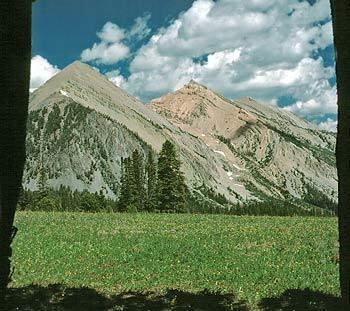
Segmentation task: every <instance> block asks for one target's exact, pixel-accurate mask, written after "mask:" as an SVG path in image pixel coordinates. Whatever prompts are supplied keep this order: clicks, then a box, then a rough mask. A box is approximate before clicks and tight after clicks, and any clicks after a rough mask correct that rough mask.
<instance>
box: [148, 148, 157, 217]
mask: <svg viewBox="0 0 350 311" xmlns="http://www.w3.org/2000/svg"><path fill="white" fill-rule="evenodd" d="M146 175H147V200H146V210H147V211H149V212H152V211H155V210H156V209H158V202H157V199H158V197H157V195H158V192H157V190H158V189H157V188H158V186H157V165H156V162H155V160H154V157H153V154H152V152H150V153H149V154H148V157H147V165H146Z"/></svg>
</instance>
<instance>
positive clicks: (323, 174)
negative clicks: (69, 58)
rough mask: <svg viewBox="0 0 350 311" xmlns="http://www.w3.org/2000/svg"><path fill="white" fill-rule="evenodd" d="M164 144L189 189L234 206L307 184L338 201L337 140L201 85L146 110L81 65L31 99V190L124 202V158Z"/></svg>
mask: <svg viewBox="0 0 350 311" xmlns="http://www.w3.org/2000/svg"><path fill="white" fill-rule="evenodd" d="M166 139H170V140H171V141H173V142H174V143H175V144H176V145H177V147H178V150H179V153H180V157H181V160H182V162H183V166H182V169H183V171H184V173H185V177H186V181H187V183H188V185H189V186H190V187H191V189H197V188H198V187H200V186H201V185H202V184H205V185H206V187H207V188H212V189H213V190H214V191H215V192H217V193H221V194H223V195H224V196H225V197H226V198H227V199H228V200H230V201H232V202H244V201H246V200H249V199H256V198H260V199H264V198H267V197H269V196H273V197H276V198H282V199H283V198H285V197H287V196H293V197H296V198H301V199H303V198H304V197H305V193H306V192H307V189H309V188H312V189H319V190H320V191H322V192H323V193H325V194H326V195H327V196H328V197H330V198H335V197H336V189H337V180H336V170H335V159H334V145H335V136H334V134H332V133H328V132H324V131H320V130H319V129H318V128H317V127H316V126H315V125H312V124H310V123H308V122H306V121H304V120H301V119H299V118H298V117H296V116H294V115H293V114H291V113H288V112H285V111H281V110H278V109H275V108H272V107H269V106H266V105H263V104H260V103H257V102H256V101H254V100H252V99H249V98H246V99H242V100H237V101H236V100H235V101H230V100H227V99H225V98H223V97H222V96H220V95H219V94H216V93H215V92H213V91H211V90H209V89H207V88H206V87H204V86H201V85H199V84H197V83H195V82H193V81H192V82H191V83H189V84H188V85H186V86H184V87H183V88H182V89H180V90H178V91H177V92H175V93H173V94H168V95H165V96H163V97H162V98H160V99H157V100H154V101H153V102H152V104H151V105H145V104H143V103H141V102H140V101H138V100H137V99H136V98H134V97H132V96H130V95H129V94H127V93H126V92H125V91H123V90H122V89H120V88H118V87H117V86H115V85H114V84H113V83H111V82H110V81H109V80H108V79H107V78H106V77H104V76H103V75H101V74H99V73H98V72H97V71H95V70H94V69H93V68H91V67H89V66H88V65H86V64H83V63H80V62H75V63H73V64H71V65H70V66H68V67H66V68H65V69H64V70H63V71H61V72H60V73H59V74H57V75H56V76H54V77H53V78H51V79H50V80H49V81H47V82H46V83H45V84H44V85H43V86H41V87H40V88H39V89H37V90H36V91H35V92H34V93H32V94H31V97H30V104H29V118H28V135H27V162H26V167H25V172H24V178H23V185H24V187H25V188H27V189H30V190H35V189H38V185H39V183H41V182H44V183H46V184H48V185H49V186H51V187H53V188H58V187H59V186H60V185H65V186H68V187H70V188H71V189H72V190H75V189H77V190H80V191H81V190H83V189H87V190H89V191H91V192H96V191H102V192H103V193H104V194H105V195H106V196H108V197H111V198H116V197H117V196H118V191H119V186H120V185H119V178H120V165H121V158H122V157H127V156H130V155H131V153H132V152H133V151H134V150H135V149H138V150H139V151H141V152H142V153H143V154H147V153H148V152H154V153H157V152H159V150H160V148H161V145H162V144H163V142H164V141H165V140H166ZM196 193H197V194H198V191H197V192H196ZM203 195H204V196H205V193H203Z"/></svg>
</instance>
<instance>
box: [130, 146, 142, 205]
mask: <svg viewBox="0 0 350 311" xmlns="http://www.w3.org/2000/svg"><path fill="white" fill-rule="evenodd" d="M131 174H132V183H131V191H132V197H133V201H132V204H133V205H134V206H135V207H136V209H137V210H138V211H141V210H143V209H144V205H145V173H144V163H143V156H142V154H141V153H140V152H139V151H138V150H135V151H134V152H133V153H132V172H131Z"/></svg>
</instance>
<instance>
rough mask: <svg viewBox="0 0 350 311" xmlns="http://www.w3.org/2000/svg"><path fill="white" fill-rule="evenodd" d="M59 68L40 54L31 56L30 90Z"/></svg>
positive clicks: (51, 75) (47, 78)
mask: <svg viewBox="0 0 350 311" xmlns="http://www.w3.org/2000/svg"><path fill="white" fill-rule="evenodd" d="M59 71H60V70H59V69H58V68H57V66H54V65H51V64H50V63H49V62H48V60H47V59H45V58H43V57H42V56H40V55H36V56H34V57H32V59H31V64H30V91H31V92H33V91H34V90H36V89H37V88H38V87H39V86H41V85H42V84H44V83H45V82H46V81H47V80H49V79H50V78H51V77H53V76H54V75H55V74H56V73H58V72H59Z"/></svg>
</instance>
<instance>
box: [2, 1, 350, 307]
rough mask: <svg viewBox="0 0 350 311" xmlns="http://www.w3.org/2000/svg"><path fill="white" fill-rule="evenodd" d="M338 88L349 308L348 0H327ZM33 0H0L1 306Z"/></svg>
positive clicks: (343, 264)
mask: <svg viewBox="0 0 350 311" xmlns="http://www.w3.org/2000/svg"><path fill="white" fill-rule="evenodd" d="M330 1H331V9H332V18H333V30H334V44H335V50H336V75H337V90H338V122H339V123H338V134H337V149H336V157H337V168H338V181H339V255H340V270H339V271H340V285H341V294H342V301H343V305H344V308H346V309H347V310H350V48H349V40H350V39H349V38H350V1H349V0H330ZM31 5H32V0H1V1H0V23H1V24H0V308H1V307H3V306H4V303H3V301H4V297H5V290H6V287H7V285H8V282H9V276H10V258H11V253H12V252H11V240H12V237H13V234H14V232H15V231H14V229H13V220H14V215H15V210H16V203H17V199H18V195H19V190H20V185H21V179H22V173H23V166H24V161H25V134H26V118H27V108H28V96H29V78H30V60H31Z"/></svg>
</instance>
